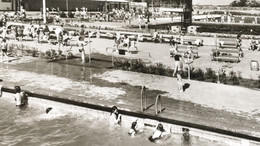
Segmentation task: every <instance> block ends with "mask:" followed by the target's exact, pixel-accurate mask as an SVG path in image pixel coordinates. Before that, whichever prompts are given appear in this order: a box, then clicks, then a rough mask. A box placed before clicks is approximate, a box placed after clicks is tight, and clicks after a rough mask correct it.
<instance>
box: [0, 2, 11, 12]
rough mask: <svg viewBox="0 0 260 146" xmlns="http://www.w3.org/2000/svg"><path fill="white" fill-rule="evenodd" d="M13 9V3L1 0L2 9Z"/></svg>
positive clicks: (0, 8)
mask: <svg viewBox="0 0 260 146" xmlns="http://www.w3.org/2000/svg"><path fill="white" fill-rule="evenodd" d="M11 9H12V3H11V2H2V0H0V10H1V11H2V10H11Z"/></svg>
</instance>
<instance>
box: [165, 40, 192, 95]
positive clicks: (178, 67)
mask: <svg viewBox="0 0 260 146" xmlns="http://www.w3.org/2000/svg"><path fill="white" fill-rule="evenodd" d="M170 46H171V48H170V55H171V57H173V58H174V61H175V65H174V72H173V76H176V78H177V83H178V91H179V92H184V89H183V86H184V84H183V81H182V76H183V73H184V72H183V64H184V63H186V64H191V63H192V62H193V61H194V53H193V52H194V47H193V45H192V43H191V42H188V45H187V47H186V50H185V51H184V52H180V51H179V48H178V42H176V40H175V39H174V38H173V37H172V38H171V41H170ZM184 56H186V57H187V60H185V59H184Z"/></svg>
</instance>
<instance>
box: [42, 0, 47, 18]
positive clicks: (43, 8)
mask: <svg viewBox="0 0 260 146" xmlns="http://www.w3.org/2000/svg"><path fill="white" fill-rule="evenodd" d="M42 14H43V23H46V22H47V20H46V0H42Z"/></svg>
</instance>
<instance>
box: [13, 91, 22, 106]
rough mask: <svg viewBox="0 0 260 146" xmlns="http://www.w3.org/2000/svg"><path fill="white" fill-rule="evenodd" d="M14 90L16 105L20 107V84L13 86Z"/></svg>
mask: <svg viewBox="0 0 260 146" xmlns="http://www.w3.org/2000/svg"><path fill="white" fill-rule="evenodd" d="M14 91H15V95H14V100H15V101H16V107H21V106H22V96H21V94H20V92H21V88H20V86H15V87H14Z"/></svg>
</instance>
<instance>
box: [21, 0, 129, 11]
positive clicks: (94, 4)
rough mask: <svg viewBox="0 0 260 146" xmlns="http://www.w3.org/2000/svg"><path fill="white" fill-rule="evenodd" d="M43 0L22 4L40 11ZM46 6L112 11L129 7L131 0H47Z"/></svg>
mask: <svg viewBox="0 0 260 146" xmlns="http://www.w3.org/2000/svg"><path fill="white" fill-rule="evenodd" d="M42 1H43V0H22V3H21V5H23V7H24V8H25V10H27V11H39V10H41V8H42ZM46 7H47V8H49V10H51V9H52V8H54V9H57V8H59V9H60V10H61V11H67V10H73V11H74V10H75V9H76V8H78V9H80V8H82V7H85V8H87V10H88V11H111V10H112V9H113V8H118V9H120V8H125V9H128V8H129V0H46Z"/></svg>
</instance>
